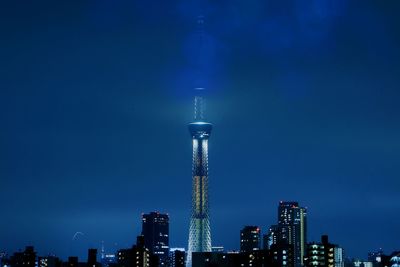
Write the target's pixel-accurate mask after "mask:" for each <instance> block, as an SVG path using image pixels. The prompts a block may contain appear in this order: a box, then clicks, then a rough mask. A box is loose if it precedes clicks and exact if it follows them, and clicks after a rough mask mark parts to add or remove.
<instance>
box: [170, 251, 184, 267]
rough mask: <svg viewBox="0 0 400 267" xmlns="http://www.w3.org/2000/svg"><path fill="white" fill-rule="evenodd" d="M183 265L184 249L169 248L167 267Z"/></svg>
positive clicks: (181, 266) (180, 266)
mask: <svg viewBox="0 0 400 267" xmlns="http://www.w3.org/2000/svg"><path fill="white" fill-rule="evenodd" d="M184 266H185V249H184V248H171V249H170V252H169V260H168V267H184Z"/></svg>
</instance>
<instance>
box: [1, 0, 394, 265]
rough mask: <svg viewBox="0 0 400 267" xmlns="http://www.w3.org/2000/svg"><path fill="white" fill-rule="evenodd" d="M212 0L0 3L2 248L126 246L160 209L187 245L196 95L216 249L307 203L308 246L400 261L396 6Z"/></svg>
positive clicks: (174, 238)
mask: <svg viewBox="0 0 400 267" xmlns="http://www.w3.org/2000/svg"><path fill="white" fill-rule="evenodd" d="M215 2H217V1H210V2H206V1H204V2H198V1H184V0H181V1H161V0H160V1H157V0H155V1H133V0H131V1H108V0H91V1H2V2H1V3H0V38H1V39H0V123H1V128H0V129H1V130H0V203H1V216H0V250H5V251H8V252H13V251H16V250H18V249H20V248H23V247H24V246H25V245H29V244H32V245H34V246H35V247H36V248H37V250H38V252H39V253H40V254H42V255H43V254H47V253H55V254H57V255H59V256H61V257H63V258H65V257H67V256H69V255H79V256H80V257H83V259H85V258H86V253H87V252H86V249H87V248H88V247H100V244H101V241H102V240H104V244H105V247H106V250H107V251H109V252H114V251H115V250H116V249H117V248H125V247H129V246H131V245H132V244H133V243H134V242H135V240H136V235H138V234H140V231H141V220H140V219H141V213H142V212H150V211H153V210H158V211H160V212H167V213H169V215H170V238H171V239H170V245H171V247H186V246H187V236H188V228H189V215H190V201H191V195H190V194H191V155H192V153H191V140H190V139H191V138H190V136H189V133H188V130H187V123H188V122H190V120H191V119H192V115H193V112H192V104H193V100H192V98H193V90H192V89H193V88H194V87H196V86H204V87H206V88H207V117H208V119H209V120H210V121H211V122H212V123H213V124H214V131H213V133H212V135H211V139H210V144H209V150H210V151H209V152H210V156H209V157H210V158H209V160H210V202H211V224H212V239H213V245H223V246H225V248H227V249H238V247H239V231H240V229H241V228H242V227H243V226H244V225H259V226H260V227H261V229H262V232H263V233H265V232H266V230H267V228H268V227H269V225H271V224H275V223H276V222H277V206H278V202H279V201H280V200H297V201H299V202H300V205H302V206H306V207H308V240H309V241H319V238H320V235H321V234H329V236H330V240H331V241H332V242H333V243H337V244H339V245H341V246H342V247H344V249H345V250H346V253H347V255H348V256H353V257H362V258H365V257H366V253H367V252H368V251H371V250H376V249H378V248H380V247H382V248H383V249H384V251H385V252H387V253H390V252H391V251H393V250H395V249H400V247H399V236H400V228H399V227H398V226H399V221H400V213H399V211H400V194H399V188H400V170H399V167H400V164H399V163H400V139H399V136H400V124H399V117H400V105H399V100H400V91H399V84H400V49H399V47H400V16H399V15H398V14H399V10H400V2H399V1H396V0H393V1H379V0H376V1H367V0H365V1H345V0H311V1H306V0H293V1H286V0H284V1H282V0H279V1H269V0H262V1H261V0H254V1H237V0H234V1H219V2H218V3H215ZM199 14H202V15H204V17H205V21H206V22H205V26H204V42H203V47H202V49H200V50H199V49H198V46H199V43H198V41H197V40H198V35H196V18H197V16H198V15H199ZM77 231H80V232H83V233H84V235H79V236H78V237H77V238H75V240H73V239H72V237H73V235H74V233H76V232H77Z"/></svg>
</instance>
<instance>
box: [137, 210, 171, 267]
mask: <svg viewBox="0 0 400 267" xmlns="http://www.w3.org/2000/svg"><path fill="white" fill-rule="evenodd" d="M142 235H143V236H144V246H145V247H146V248H148V249H149V251H150V252H151V253H152V254H154V255H156V256H158V257H159V263H160V266H166V264H167V261H168V255H169V216H168V214H161V213H159V212H151V213H149V214H143V215H142Z"/></svg>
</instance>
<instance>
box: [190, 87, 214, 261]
mask: <svg viewBox="0 0 400 267" xmlns="http://www.w3.org/2000/svg"><path fill="white" fill-rule="evenodd" d="M201 90H202V89H201V88H199V90H198V91H199V92H201ZM203 109H204V104H203V98H202V97H201V96H196V97H195V110H194V121H193V122H192V123H189V132H190V135H191V136H192V142H193V165H192V166H193V167H192V211H191V218H190V227H189V246H188V254H187V266H191V265H192V252H211V230H210V218H209V203H208V138H209V137H210V134H211V129H212V124H211V123H209V122H206V121H205V119H204V110H203Z"/></svg>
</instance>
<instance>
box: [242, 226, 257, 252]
mask: <svg viewBox="0 0 400 267" xmlns="http://www.w3.org/2000/svg"><path fill="white" fill-rule="evenodd" d="M260 241H261V239H260V228H259V227H258V226H245V227H244V228H243V229H242V230H240V252H251V251H254V250H259V249H260Z"/></svg>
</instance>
